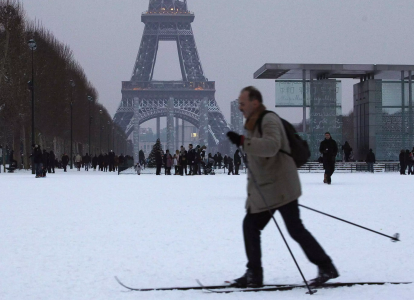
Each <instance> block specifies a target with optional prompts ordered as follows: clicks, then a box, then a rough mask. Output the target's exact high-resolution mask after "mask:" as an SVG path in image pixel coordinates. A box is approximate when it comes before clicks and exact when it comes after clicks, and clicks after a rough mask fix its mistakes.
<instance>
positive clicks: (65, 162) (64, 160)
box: [62, 153, 69, 172]
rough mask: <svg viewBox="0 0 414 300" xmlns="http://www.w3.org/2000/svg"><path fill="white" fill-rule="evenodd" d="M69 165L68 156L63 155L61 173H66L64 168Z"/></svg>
mask: <svg viewBox="0 0 414 300" xmlns="http://www.w3.org/2000/svg"><path fill="white" fill-rule="evenodd" d="M68 164H69V156H68V155H67V154H66V153H65V154H63V155H62V165H63V172H67V171H66V168H67V166H68Z"/></svg>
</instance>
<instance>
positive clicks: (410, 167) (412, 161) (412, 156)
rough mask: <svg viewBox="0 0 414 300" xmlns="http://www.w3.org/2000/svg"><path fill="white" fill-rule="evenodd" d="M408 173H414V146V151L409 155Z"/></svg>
mask: <svg viewBox="0 0 414 300" xmlns="http://www.w3.org/2000/svg"><path fill="white" fill-rule="evenodd" d="M407 165H408V175H414V168H413V167H414V147H413V151H411V152H410V153H409V155H408V163H407Z"/></svg>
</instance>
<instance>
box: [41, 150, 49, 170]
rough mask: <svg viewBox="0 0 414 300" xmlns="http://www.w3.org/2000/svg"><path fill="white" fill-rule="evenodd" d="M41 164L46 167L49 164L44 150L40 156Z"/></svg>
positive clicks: (47, 154) (47, 155)
mask: <svg viewBox="0 0 414 300" xmlns="http://www.w3.org/2000/svg"><path fill="white" fill-rule="evenodd" d="M42 163H43V166H45V167H46V166H47V165H48V163H49V153H47V152H46V150H44V149H43V154H42Z"/></svg>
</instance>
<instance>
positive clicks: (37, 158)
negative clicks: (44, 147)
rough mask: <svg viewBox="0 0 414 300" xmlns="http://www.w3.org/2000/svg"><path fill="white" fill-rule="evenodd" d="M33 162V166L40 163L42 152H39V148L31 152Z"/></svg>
mask: <svg viewBox="0 0 414 300" xmlns="http://www.w3.org/2000/svg"><path fill="white" fill-rule="evenodd" d="M33 161H34V163H35V164H40V163H42V151H41V150H40V148H39V147H37V148H35V149H34V150H33Z"/></svg>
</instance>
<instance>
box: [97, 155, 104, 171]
mask: <svg viewBox="0 0 414 300" xmlns="http://www.w3.org/2000/svg"><path fill="white" fill-rule="evenodd" d="M98 166H99V171H103V168H104V157H103V155H102V153H101V154H99V156H98Z"/></svg>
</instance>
